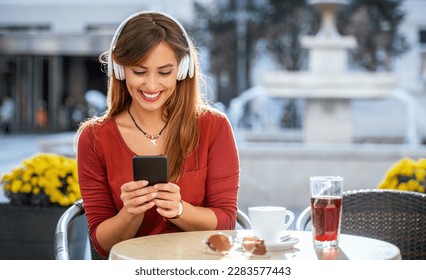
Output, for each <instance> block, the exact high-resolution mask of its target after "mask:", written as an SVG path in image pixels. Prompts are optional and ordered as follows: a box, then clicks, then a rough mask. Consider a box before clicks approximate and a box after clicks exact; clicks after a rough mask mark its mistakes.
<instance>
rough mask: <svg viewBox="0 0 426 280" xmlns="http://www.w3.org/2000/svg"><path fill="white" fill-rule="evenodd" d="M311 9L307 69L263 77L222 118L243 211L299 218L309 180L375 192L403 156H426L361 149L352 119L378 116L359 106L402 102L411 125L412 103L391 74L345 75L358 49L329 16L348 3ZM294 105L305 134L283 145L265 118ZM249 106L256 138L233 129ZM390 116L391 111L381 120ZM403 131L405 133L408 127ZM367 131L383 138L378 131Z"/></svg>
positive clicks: (394, 148)
mask: <svg viewBox="0 0 426 280" xmlns="http://www.w3.org/2000/svg"><path fill="white" fill-rule="evenodd" d="M311 3H312V5H314V6H315V7H316V8H318V9H319V10H320V11H321V13H322V26H321V28H320V31H319V32H318V33H317V34H316V35H315V36H306V37H304V38H302V41H301V43H302V45H303V47H305V48H307V49H308V50H309V67H308V70H307V71H300V72H272V73H267V74H265V75H264V76H263V78H262V84H261V86H258V87H255V88H252V89H250V90H248V91H246V92H244V93H242V94H241V95H240V96H239V97H237V98H235V99H233V100H231V104H230V108H229V109H230V110H229V111H228V113H227V114H228V116H229V118H230V120H231V124H233V127H234V129H235V133H236V136H237V141H238V150H239V155H240V163H241V176H240V178H241V180H240V185H241V188H240V192H239V198H238V203H239V207H240V208H241V209H243V210H244V211H247V208H248V207H249V206H253V205H281V206H285V207H287V208H288V209H291V210H293V211H295V212H296V213H300V211H302V210H303V209H304V208H305V207H306V206H308V205H309V177H310V176H315V175H339V176H342V177H343V178H344V180H345V187H344V188H345V191H348V190H357V189H374V188H377V187H378V185H379V183H380V182H381V180H382V179H383V177H384V175H385V174H386V172H387V170H388V169H389V168H390V167H391V166H392V165H393V164H394V163H396V162H397V161H399V160H401V159H402V158H403V157H410V158H412V159H415V160H417V159H419V158H421V157H426V146H425V145H418V144H416V145H410V142H409V141H406V142H403V143H400V142H398V143H387V142H385V143H364V144H363V143H359V142H358V141H355V140H354V138H356V137H357V136H356V135H355V136H354V134H356V133H354V131H355V132H357V125H358V126H359V123H358V124H357V125H354V116H359V114H360V113H361V114H363V115H365V114H367V113H368V114H367V115H366V116H365V118H363V120H364V119H365V120H367V121H371V117H373V116H376V115H377V114H383V113H380V112H377V111H375V110H371V107H367V109H366V110H361V111H360V110H359V108H358V109H357V108H356V107H357V106H356V104H357V103H360V102H361V103H364V100H365V102H368V103H375V102H377V101H384V100H388V99H389V100H395V99H398V100H401V101H403V104H405V105H406V108H407V115H411V117H410V118H407V119H408V120H409V121H411V124H412V125H415V123H416V120H414V117H415V116H414V115H413V114H411V113H410V112H412V109H413V108H414V106H413V104H414V103H415V101H413V100H411V99H410V98H408V97H407V95H406V94H405V93H404V92H401V90H400V89H398V87H397V79H396V77H395V76H394V75H393V74H392V73H356V72H353V71H350V70H349V69H348V68H349V67H348V52H349V50H350V49H351V48H355V47H356V46H357V42H356V40H355V38H354V37H352V36H341V35H340V34H339V33H338V32H337V29H336V25H335V13H336V11H337V9H339V8H340V7H341V6H342V5H344V4H346V1H341V0H331V1H311ZM293 98H294V99H295V100H306V102H304V105H303V107H302V108H304V110H305V111H304V113H303V124H302V129H303V134H302V137H300V138H301V139H300V141H288V138H287V136H286V138H285V139H284V138H283V140H282V141H280V139H278V136H277V135H280V133H281V132H282V131H279V130H280V127H279V126H278V125H277V122H276V119H277V118H276V116H273V117H272V118H271V114H277V113H278V112H279V111H280V109H278V108H281V110H282V108H283V107H282V106H281V105H282V104H279V105H280V107H277V106H276V105H277V104H276V103H279V102H277V101H280V100H288V99H293ZM266 99H268V100H266ZM272 99H273V100H272ZM271 100H272V101H271ZM248 104H250V105H252V104H253V105H255V106H253V107H250V106H247V105H248ZM271 104H272V105H273V106H271ZM354 105H355V106H354ZM399 105H401V104H399ZM247 107H249V108H250V110H251V111H254V112H255V115H256V118H255V120H256V122H252V126H251V127H252V129H251V131H252V133H254V134H256V137H252V136H251V135H250V138H248V137H247V133H246V131H245V130H244V129H243V128H244V127H242V126H240V125H239V121H240V120H241V117H242V116H243V114H244V108H247ZM400 107H401V106H400ZM402 107H404V106H402ZM410 108H411V109H410ZM278 115H279V114H278ZM388 117H389V112H387V113H386V117H385V121H386V120H387V119H386V118H388ZM404 117H405V116H404V112H403V111H402V113H401V114H397V116H396V118H398V120H400V119H402V118H404ZM390 122H391V121H390ZM417 122H418V121H417ZM271 125H272V126H273V127H270V126H271ZM402 126H406V127H407V132H410V131H411V130H410V129H408V127H409V125H408V122H407V125H404V124H402ZM371 127H372V128H373V130H377V131H378V133H382V132H383V127H377V126H376V127H374V126H371ZM390 127H391V128H390V129H394V127H395V125H394V124H392V123H391V124H390ZM358 128H359V127H358ZM281 130H282V129H281ZM380 131H382V132H380ZM270 132H271V133H275V134H274V135H272V134H270ZM412 132H415V131H412ZM408 134H410V135H411V134H413V136H411V137H406V138H416V136H415V135H414V134H415V133H407V135H408ZM271 136H272V137H271ZM298 139H299V138H298ZM415 142H416V141H412V143H414V144H415Z"/></svg>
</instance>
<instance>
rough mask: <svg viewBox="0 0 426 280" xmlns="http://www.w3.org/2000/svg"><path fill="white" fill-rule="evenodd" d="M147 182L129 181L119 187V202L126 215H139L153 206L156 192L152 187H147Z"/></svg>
mask: <svg viewBox="0 0 426 280" xmlns="http://www.w3.org/2000/svg"><path fill="white" fill-rule="evenodd" d="M147 185H148V181H145V180H141V181H131V182H128V183H125V184H123V185H122V186H121V195H120V198H121V201H123V207H124V208H125V209H126V210H127V213H129V214H131V215H140V214H143V213H145V212H146V211H148V210H149V209H151V208H152V207H154V206H155V201H154V200H153V199H155V198H156V197H157V195H158V190H157V189H156V188H155V187H154V186H149V187H148V186H147Z"/></svg>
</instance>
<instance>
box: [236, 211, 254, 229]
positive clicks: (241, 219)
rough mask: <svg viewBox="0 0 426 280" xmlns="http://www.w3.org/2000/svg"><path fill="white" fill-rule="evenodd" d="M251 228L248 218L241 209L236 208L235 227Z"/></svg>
mask: <svg viewBox="0 0 426 280" xmlns="http://www.w3.org/2000/svg"><path fill="white" fill-rule="evenodd" d="M238 227H240V228H242V229H251V224H250V219H249V217H248V216H247V215H246V213H244V212H243V211H242V210H240V209H238V210H237V228H238Z"/></svg>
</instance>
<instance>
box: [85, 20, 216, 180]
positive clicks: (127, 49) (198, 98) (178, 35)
mask: <svg viewBox="0 0 426 280" xmlns="http://www.w3.org/2000/svg"><path fill="white" fill-rule="evenodd" d="M160 42H166V43H167V44H169V46H170V47H171V48H172V49H173V50H174V51H175V54H176V58H177V61H178V63H179V62H180V61H181V59H182V58H183V57H184V55H186V54H188V53H189V50H190V48H191V46H192V43H191V44H188V41H187V39H186V38H185V36H184V35H183V33H182V30H181V28H180V27H179V26H178V25H177V24H176V22H175V21H174V20H172V19H171V18H168V17H167V16H165V15H163V14H161V13H155V12H152V13H142V14H140V15H138V16H136V17H134V18H132V19H131V20H129V22H128V23H127V24H126V25H125V26H124V28H123V30H122V31H121V33H120V36H119V37H118V39H117V42H116V45H115V48H114V51H113V52H112V56H113V57H112V58H113V60H114V62H115V63H118V64H119V65H121V66H134V65H137V64H138V63H140V62H141V61H143V60H144V59H145V58H146V56H147V55H148V53H149V52H150V51H151V50H152V49H153V48H154V47H156V46H157V45H158V44H159V43H160ZM107 55H111V54H109V53H108V52H105V53H104V54H102V55H101V56H100V60H101V62H103V63H106V59H107ZM191 55H192V57H193V59H194V60H195V71H194V72H195V73H194V76H193V77H192V78H189V77H188V76H187V77H186V78H185V79H184V80H182V81H177V85H176V93H175V94H173V95H172V96H171V97H170V98H169V99H168V100H167V102H166V103H165V109H164V112H163V117H164V119H165V121H167V122H168V124H167V127H168V133H167V135H166V139H165V143H166V144H165V155H166V156H167V157H168V158H169V180H170V181H177V180H178V179H179V178H180V177H181V175H182V171H183V170H182V166H183V164H184V160H185V157H186V156H187V155H188V154H189V153H191V152H195V151H196V149H197V145H198V142H199V138H200V131H199V127H198V117H199V116H200V115H201V114H202V113H203V112H204V111H205V110H206V108H207V107H206V106H205V104H206V102H205V101H204V98H203V96H202V95H201V88H202V85H201V82H202V81H203V79H202V73H201V71H200V67H199V65H198V59H197V53H196V50H195V48H192V49H191ZM131 101H132V98H131V96H130V94H129V92H128V89H127V87H126V82H125V80H123V81H120V80H118V79H116V78H115V75H114V74H113V75H111V77H110V78H109V81H108V94H107V103H108V108H107V111H106V112H105V114H104V115H103V116H102V117H95V118H92V119H90V120H88V121H86V122H84V123H83V124H81V126H80V128H79V131H78V133H77V135H78V134H79V132H80V131H81V130H82V129H83V128H84V127H86V126H88V125H94V124H96V123H98V122H101V121H104V120H108V119H113V118H114V117H116V116H117V115H119V114H120V113H122V112H123V111H125V110H127V108H128V107H129V105H130V103H131Z"/></svg>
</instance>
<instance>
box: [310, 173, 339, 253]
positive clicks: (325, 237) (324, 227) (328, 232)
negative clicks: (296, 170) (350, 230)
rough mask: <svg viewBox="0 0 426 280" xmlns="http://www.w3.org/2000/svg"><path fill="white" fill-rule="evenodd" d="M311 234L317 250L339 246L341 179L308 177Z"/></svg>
mask: <svg viewBox="0 0 426 280" xmlns="http://www.w3.org/2000/svg"><path fill="white" fill-rule="evenodd" d="M309 180H310V189H311V215H312V234H313V242H314V246H315V247H317V248H329V247H337V246H338V245H339V234H340V219H341V216H342V193H343V178H342V177H339V176H315V177H310V178H309Z"/></svg>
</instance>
